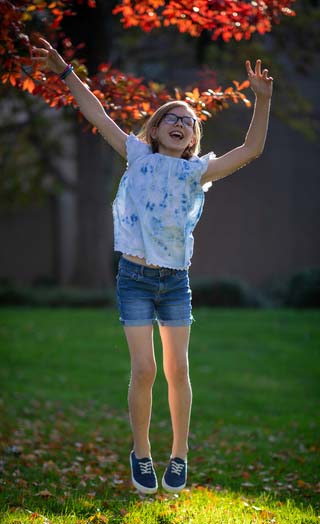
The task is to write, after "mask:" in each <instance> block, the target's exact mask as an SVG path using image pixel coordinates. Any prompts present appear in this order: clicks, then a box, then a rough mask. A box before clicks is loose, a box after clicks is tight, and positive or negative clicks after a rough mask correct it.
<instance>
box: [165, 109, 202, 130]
mask: <svg viewBox="0 0 320 524" xmlns="http://www.w3.org/2000/svg"><path fill="white" fill-rule="evenodd" d="M168 116H169V117H174V121H172V122H168V121H167V117H168ZM162 120H164V121H165V122H166V123H167V124H172V125H175V124H176V123H177V122H179V120H181V122H182V125H183V127H192V129H194V126H195V125H196V119H195V118H193V117H192V116H189V115H184V116H178V115H176V114H175V113H166V114H165V115H163V117H162V119H161V120H160V122H161V121H162ZM160 122H159V124H160ZM187 122H192V125H189V124H188V123H187Z"/></svg>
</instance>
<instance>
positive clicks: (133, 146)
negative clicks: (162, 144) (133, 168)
mask: <svg viewBox="0 0 320 524" xmlns="http://www.w3.org/2000/svg"><path fill="white" fill-rule="evenodd" d="M126 147H127V160H128V166H130V165H131V164H133V162H135V161H136V160H137V159H138V158H141V157H143V156H145V155H149V154H150V153H151V147H150V146H149V145H148V144H145V143H144V142H142V141H141V140H139V138H137V137H136V136H135V135H134V134H133V133H131V134H130V135H129V136H128V138H127V143H126Z"/></svg>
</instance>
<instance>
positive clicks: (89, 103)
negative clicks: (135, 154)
mask: <svg viewBox="0 0 320 524" xmlns="http://www.w3.org/2000/svg"><path fill="white" fill-rule="evenodd" d="M39 40H41V43H42V45H43V48H38V47H35V48H34V49H33V52H32V61H33V62H34V63H38V64H39V65H40V67H41V68H43V69H46V70H51V71H53V72H54V73H57V74H61V73H62V72H63V71H64V70H65V68H66V67H67V64H66V62H65V61H64V60H63V58H62V57H61V56H60V55H59V53H58V52H57V51H56V50H55V49H54V48H53V47H52V46H51V45H50V43H49V42H47V41H46V40H44V38H40V39H39ZM65 82H66V84H67V86H68V87H69V89H70V91H71V93H72V94H73V96H74V98H75V99H76V101H77V103H78V106H79V109H80V111H81V113H82V114H83V115H84V116H85V118H86V119H87V120H88V121H89V122H90V123H91V124H92V125H93V126H95V127H96V128H97V129H98V131H99V133H100V134H101V135H102V136H103V138H104V139H105V140H106V141H107V142H108V143H109V144H110V145H111V146H112V147H113V148H114V149H115V150H116V151H117V152H118V153H119V154H120V155H121V156H122V157H123V158H126V156H127V153H126V140H127V136H128V135H127V134H126V133H125V132H124V131H122V130H121V129H120V127H118V126H117V124H116V123H115V122H114V121H113V120H112V119H111V118H110V117H109V116H108V115H107V113H106V112H105V110H104V108H103V106H102V104H101V103H100V101H99V100H98V98H97V97H96V96H95V95H94V94H93V93H91V91H90V90H89V89H88V88H87V87H86V86H85V84H84V83H83V82H82V81H81V80H80V78H79V77H78V76H77V75H76V74H75V73H74V72H72V73H70V74H69V75H68V76H67V77H66V79H65Z"/></svg>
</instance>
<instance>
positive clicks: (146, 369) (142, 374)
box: [131, 362, 157, 386]
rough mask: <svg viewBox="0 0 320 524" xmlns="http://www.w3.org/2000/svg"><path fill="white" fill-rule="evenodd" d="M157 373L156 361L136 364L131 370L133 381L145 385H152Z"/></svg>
mask: <svg viewBox="0 0 320 524" xmlns="http://www.w3.org/2000/svg"><path fill="white" fill-rule="evenodd" d="M156 374H157V368H156V364H155V363H154V362H143V363H139V364H136V365H134V366H133V367H132V370H131V381H133V382H135V383H136V384H141V385H144V386H152V385H153V383H154V381H155V378H156Z"/></svg>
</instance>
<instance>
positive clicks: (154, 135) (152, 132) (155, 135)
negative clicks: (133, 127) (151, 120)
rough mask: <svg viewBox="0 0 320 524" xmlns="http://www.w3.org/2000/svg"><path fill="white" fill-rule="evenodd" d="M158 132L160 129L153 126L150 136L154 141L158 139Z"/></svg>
mask: <svg viewBox="0 0 320 524" xmlns="http://www.w3.org/2000/svg"><path fill="white" fill-rule="evenodd" d="M157 130H158V128H157V127H156V126H153V127H152V128H151V130H150V136H151V138H153V139H154V140H155V139H156V138H157Z"/></svg>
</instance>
